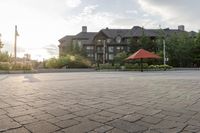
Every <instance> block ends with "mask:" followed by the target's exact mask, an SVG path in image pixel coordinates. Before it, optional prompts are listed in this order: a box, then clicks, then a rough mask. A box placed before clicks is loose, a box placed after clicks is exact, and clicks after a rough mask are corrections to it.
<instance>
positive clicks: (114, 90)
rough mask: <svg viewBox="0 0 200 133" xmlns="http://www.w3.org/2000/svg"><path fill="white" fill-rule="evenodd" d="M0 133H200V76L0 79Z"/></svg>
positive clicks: (115, 74) (163, 74)
mask: <svg viewBox="0 0 200 133" xmlns="http://www.w3.org/2000/svg"><path fill="white" fill-rule="evenodd" d="M0 132H5V133H127V132H128V133H129V132H130V133H143V132H144V133H179V132H182V133H192V132H193V133H196V132H200V71H169V72H144V73H140V72H87V73H86V72H82V73H46V74H13V75H0Z"/></svg>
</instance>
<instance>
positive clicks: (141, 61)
mask: <svg viewBox="0 0 200 133" xmlns="http://www.w3.org/2000/svg"><path fill="white" fill-rule="evenodd" d="M140 67H141V72H143V59H142V58H141V59H140Z"/></svg>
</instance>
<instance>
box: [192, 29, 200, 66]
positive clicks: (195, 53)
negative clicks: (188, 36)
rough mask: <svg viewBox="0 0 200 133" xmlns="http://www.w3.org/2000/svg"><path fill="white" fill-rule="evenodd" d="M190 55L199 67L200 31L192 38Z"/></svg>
mask: <svg viewBox="0 0 200 133" xmlns="http://www.w3.org/2000/svg"><path fill="white" fill-rule="evenodd" d="M192 57H193V63H194V65H195V66H197V67H200V32H199V33H198V34H197V37H196V39H194V45H193V48H192Z"/></svg>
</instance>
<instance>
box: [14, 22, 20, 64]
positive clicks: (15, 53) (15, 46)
mask: <svg viewBox="0 0 200 133" xmlns="http://www.w3.org/2000/svg"><path fill="white" fill-rule="evenodd" d="M17 36H19V34H18V31H17V25H15V41H14V57H15V62H16V60H17Z"/></svg>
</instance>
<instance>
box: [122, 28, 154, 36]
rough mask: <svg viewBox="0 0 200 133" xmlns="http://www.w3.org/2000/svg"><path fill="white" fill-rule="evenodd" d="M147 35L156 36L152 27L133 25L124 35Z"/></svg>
mask: <svg viewBox="0 0 200 133" xmlns="http://www.w3.org/2000/svg"><path fill="white" fill-rule="evenodd" d="M143 34H144V35H145V36H148V37H156V36H158V34H157V33H156V32H155V30H154V29H144V28H142V27H140V26H134V27H133V28H132V29H131V30H130V31H129V32H128V33H127V34H126V35H125V37H140V36H142V35H143Z"/></svg>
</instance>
